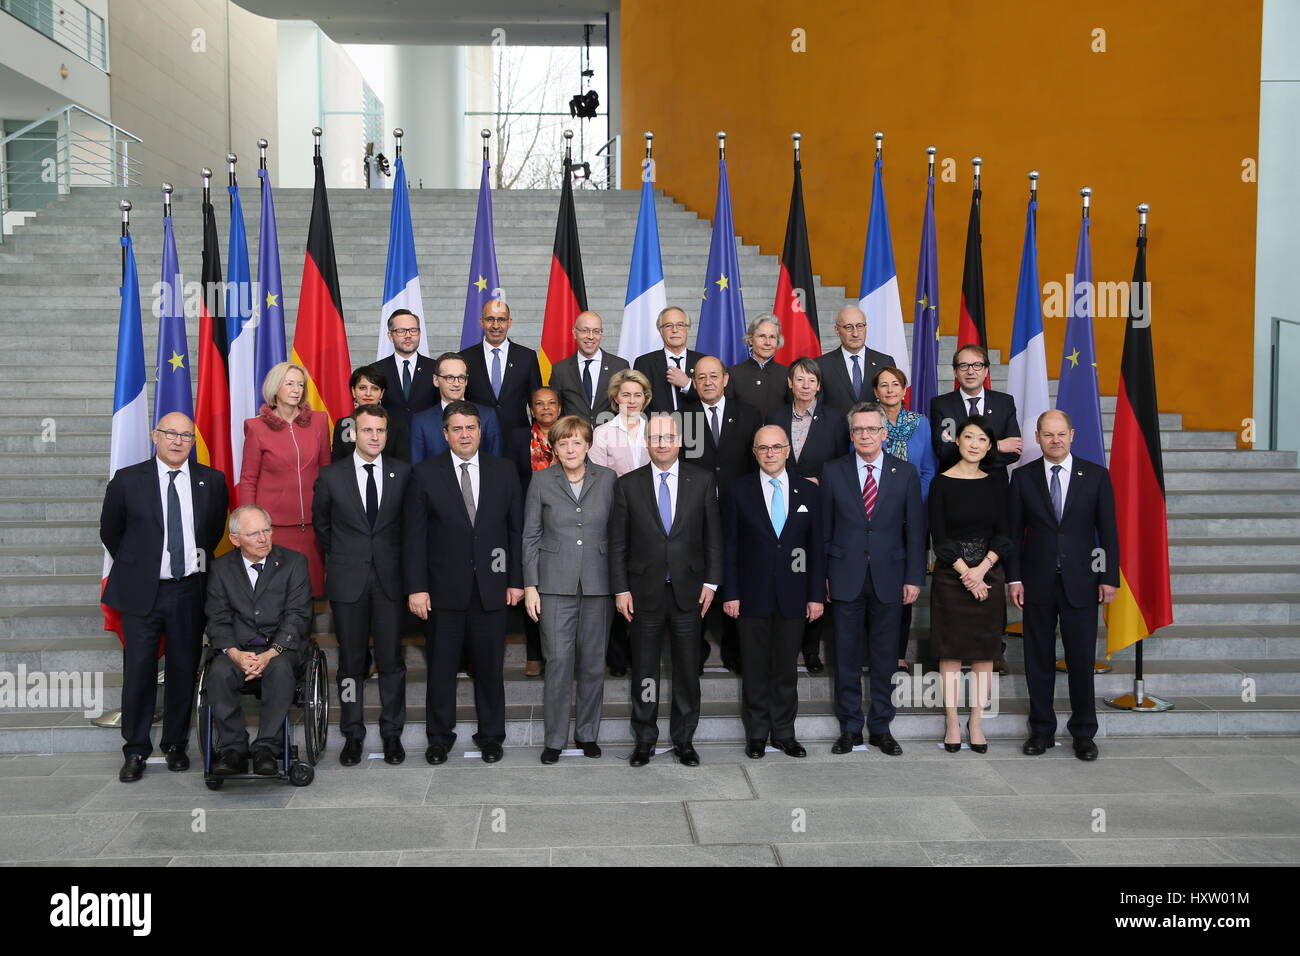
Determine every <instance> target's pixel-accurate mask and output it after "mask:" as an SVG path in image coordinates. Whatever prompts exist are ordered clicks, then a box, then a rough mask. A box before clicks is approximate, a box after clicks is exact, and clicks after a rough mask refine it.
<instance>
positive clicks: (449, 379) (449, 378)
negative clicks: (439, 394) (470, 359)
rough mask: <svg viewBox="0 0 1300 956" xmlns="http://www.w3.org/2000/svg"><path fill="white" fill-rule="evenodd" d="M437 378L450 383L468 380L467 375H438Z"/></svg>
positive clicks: (455, 383)
mask: <svg viewBox="0 0 1300 956" xmlns="http://www.w3.org/2000/svg"><path fill="white" fill-rule="evenodd" d="M438 380H439V381H442V382H448V383H450V384H452V385H459V384H460V383H461V382H468V381H469V376H468V375H439V376H438Z"/></svg>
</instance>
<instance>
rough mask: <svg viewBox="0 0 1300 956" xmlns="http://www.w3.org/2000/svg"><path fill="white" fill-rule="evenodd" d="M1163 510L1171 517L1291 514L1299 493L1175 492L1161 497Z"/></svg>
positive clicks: (1296, 508)
mask: <svg viewBox="0 0 1300 956" xmlns="http://www.w3.org/2000/svg"><path fill="white" fill-rule="evenodd" d="M1165 507H1166V510H1167V512H1168V513H1169V514H1170V515H1175V514H1206V513H1207V512H1208V513H1215V512H1217V513H1219V514H1232V513H1235V512H1239V511H1240V512H1246V513H1250V514H1258V513H1260V512H1264V513H1268V512H1273V513H1276V514H1288V513H1289V514H1294V513H1296V512H1297V511H1300V492H1295V493H1292V492H1279V491H1251V490H1245V489H1243V490H1235V489H1234V490H1231V491H1228V490H1223V489H1222V488H1220V489H1219V490H1216V491H1179V492H1170V493H1168V494H1166V496H1165Z"/></svg>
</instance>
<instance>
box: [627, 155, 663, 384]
mask: <svg viewBox="0 0 1300 956" xmlns="http://www.w3.org/2000/svg"><path fill="white" fill-rule="evenodd" d="M667 305H668V290H667V289H666V287H665V286H664V264H663V259H662V258H661V257H660V255H659V220H658V219H657V218H656V217H655V191H654V184H653V183H652V182H651V181H650V179H649V178H648V177H647V178H646V179H645V181H644V182H643V183H642V184H641V211H640V212H639V213H638V214H637V220H636V239H635V240H634V241H633V243H632V265H631V268H630V269H629V271H628V274H627V300H626V304H625V305H624V306H623V330H622V331H621V332H620V333H619V337H618V354H619V356H620V357H621V358H625V359H627V360H628V362H629V363H631V362H633V361H635V360H636V357H637V356H638V355H642V354H644V353H646V352H650V351H653V350H654V349H655V348H656V347H657V346H659V345H660V344H661V340H660V338H659V332H658V331H657V330H656V329H655V320H656V319H657V318H658V317H659V313H660V311H662V310H663V309H664V308H665V307H666V306H667Z"/></svg>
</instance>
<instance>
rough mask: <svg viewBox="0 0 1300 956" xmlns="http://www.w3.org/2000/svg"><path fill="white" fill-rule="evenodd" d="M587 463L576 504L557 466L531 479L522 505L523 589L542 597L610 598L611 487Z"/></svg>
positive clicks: (607, 476) (608, 477) (609, 475)
mask: <svg viewBox="0 0 1300 956" xmlns="http://www.w3.org/2000/svg"><path fill="white" fill-rule="evenodd" d="M617 480H618V476H617V475H615V474H614V472H613V471H611V470H610V469H608V468H604V467H602V466H600V465H593V464H592V463H591V462H587V474H586V477H585V478H584V479H583V482H582V492H581V494H579V496H578V498H577V500H574V497H573V493H572V492H571V491H570V490H569V479H568V478H566V477H565V475H564V466H563V465H561V464H559V463H558V462H557V463H556V464H554V465H552V466H551V467H550V468H543V469H542V470H541V471H538V472H534V473H533V481H532V484H531V485H529V487H528V494H527V496H526V497H525V501H524V534H523V552H524V557H523V564H524V586H525V587H535V588H537V589H538V590H539V591H541V592H542V593H543V594H569V595H573V594H577V593H578V588H579V587H581V588H582V594H583V596H584V597H591V596H592V595H596V594H609V593H610V590H609V518H610V512H611V510H613V507H614V482H615V481H617Z"/></svg>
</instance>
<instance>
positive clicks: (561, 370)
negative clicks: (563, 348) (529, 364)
mask: <svg viewBox="0 0 1300 956" xmlns="http://www.w3.org/2000/svg"><path fill="white" fill-rule="evenodd" d="M582 360H583V359H582V357H581V356H580V355H579V354H578V353H577V352H575V353H574V354H572V355H570V356H569V357H568V358H565V359H561V360H560V361H558V362H556V363H555V365H553V366H552V367H551V388H552V389H554V390H555V393H556V394H557V395H559V396H560V404H561V405H562V406H563V407H564V414H566V415H579V416H581V417H583V418H585V419H586V420H587V421H588V422H590V423H591V424H592V425H595V424H596V418H597V416H599V415H600V414H601V413H602V412H609V413H611V414H612V411H613V410H612V409H611V408H610V404H609V380H610V379H611V378H613V377H614V373H615V372H619V371H622V370H623V369H625V368H627V367H628V365H627V359H624V358H619V357H618V356H617V355H613V354H611V353H609V352H606V351H605V350H604V349H601V362H600V364H599V365H593V366H592V369H591V373H592V376H593V378H595V386H596V405H595V407H594V408H593V407H592V405H591V403H590V402H589V401H588V400H587V393H586V392H585V391H584V390H583V388H582V366H581V365H580V364H579V362H580V361H582ZM606 417H609V416H608V415H607V416H606Z"/></svg>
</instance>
